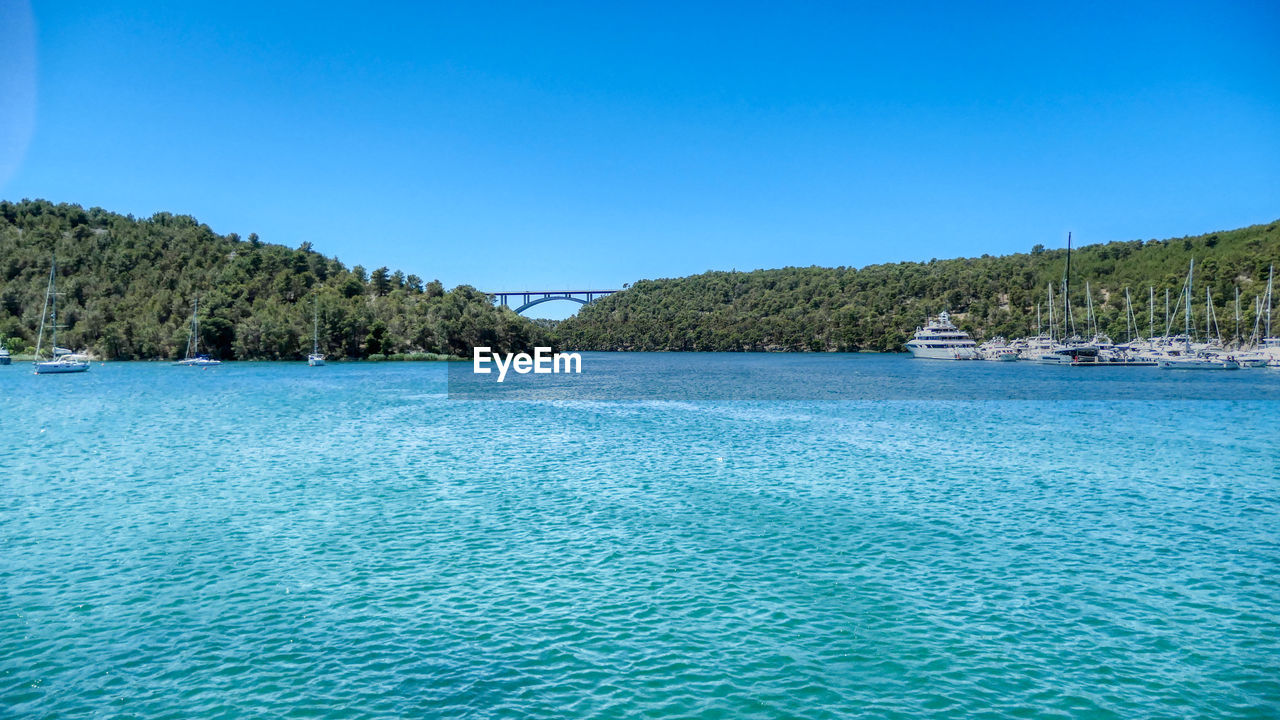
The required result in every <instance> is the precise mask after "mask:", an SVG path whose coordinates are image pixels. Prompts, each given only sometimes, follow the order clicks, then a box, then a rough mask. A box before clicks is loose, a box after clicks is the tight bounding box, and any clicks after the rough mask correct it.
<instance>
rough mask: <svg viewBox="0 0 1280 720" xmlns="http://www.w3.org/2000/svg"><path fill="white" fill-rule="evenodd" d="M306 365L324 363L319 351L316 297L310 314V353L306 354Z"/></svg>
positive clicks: (318, 306)
mask: <svg viewBox="0 0 1280 720" xmlns="http://www.w3.org/2000/svg"><path fill="white" fill-rule="evenodd" d="M307 365H310V366H311V367H319V366H321V365H324V354H323V353H321V352H320V298H316V301H315V310H314V312H313V313H312V316H311V354H310V355H308V356H307Z"/></svg>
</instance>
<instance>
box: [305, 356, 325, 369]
mask: <svg viewBox="0 0 1280 720" xmlns="http://www.w3.org/2000/svg"><path fill="white" fill-rule="evenodd" d="M307 365H310V366H311V367H320V366H321V365H324V356H323V355H310V356H308V357H307Z"/></svg>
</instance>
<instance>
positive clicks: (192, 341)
mask: <svg viewBox="0 0 1280 720" xmlns="http://www.w3.org/2000/svg"><path fill="white" fill-rule="evenodd" d="M177 364H178V365H185V366H186V367H215V366H218V365H221V364H222V361H221V360H214V359H213V358H211V357H209V356H208V355H204V354H201V353H200V298H196V302H195V308H194V309H193V310H192V311H191V330H190V331H189V332H188V334H187V354H186V356H185V357H183V358H182V359H181V360H179V361H178V363H177Z"/></svg>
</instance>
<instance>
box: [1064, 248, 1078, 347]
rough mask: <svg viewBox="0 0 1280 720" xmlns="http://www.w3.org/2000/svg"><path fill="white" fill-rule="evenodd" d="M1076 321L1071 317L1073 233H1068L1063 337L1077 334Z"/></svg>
mask: <svg viewBox="0 0 1280 720" xmlns="http://www.w3.org/2000/svg"><path fill="white" fill-rule="evenodd" d="M1068 323H1070V327H1068ZM1075 324H1076V319H1075V318H1074V317H1072V316H1071V233H1070V232H1068V233H1067V267H1066V270H1064V271H1063V273H1062V337H1064V338H1065V337H1067V334H1068V333H1071V334H1074V333H1075Z"/></svg>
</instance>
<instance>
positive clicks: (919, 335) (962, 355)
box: [906, 312, 979, 360]
mask: <svg viewBox="0 0 1280 720" xmlns="http://www.w3.org/2000/svg"><path fill="white" fill-rule="evenodd" d="M906 348H907V350H910V351H911V355H912V356H913V357H918V358H929V359H932V360H977V359H978V358H979V355H978V345H977V343H975V342H974V341H973V338H971V337H969V333H967V332H965V331H963V330H961V329H960V328H958V327H956V326H955V324H953V323H952V322H951V315H950V314H948V313H946V312H943V313H941V314H939V315H938V317H936V318H930V319H929V321H928V322H927V323H926V324H925V326H924V327H918V328H916V334H915V337H913V338H911V340H909V341H908V342H907V345H906Z"/></svg>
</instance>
